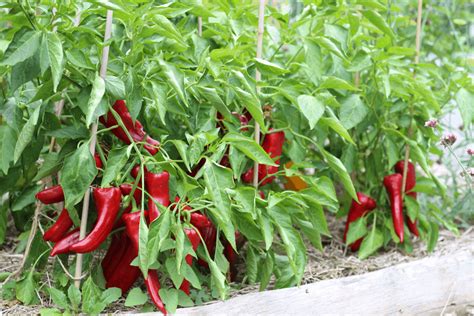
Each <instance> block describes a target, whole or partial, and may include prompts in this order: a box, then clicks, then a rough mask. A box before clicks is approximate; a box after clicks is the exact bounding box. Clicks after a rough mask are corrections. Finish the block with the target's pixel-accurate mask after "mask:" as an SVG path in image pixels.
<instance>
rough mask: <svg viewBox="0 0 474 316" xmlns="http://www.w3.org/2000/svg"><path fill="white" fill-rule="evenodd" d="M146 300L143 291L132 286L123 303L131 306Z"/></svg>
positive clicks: (141, 303)
mask: <svg viewBox="0 0 474 316" xmlns="http://www.w3.org/2000/svg"><path fill="white" fill-rule="evenodd" d="M147 301H148V295H146V294H145V293H143V292H142V290H141V289H140V288H139V287H134V288H133V289H132V290H131V291H130V292H128V295H127V299H126V300H125V303H124V305H125V306H126V307H133V306H138V305H143V304H145V303H146V302H147Z"/></svg>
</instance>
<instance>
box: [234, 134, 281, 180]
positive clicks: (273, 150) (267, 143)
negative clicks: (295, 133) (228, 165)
mask: <svg viewBox="0 0 474 316" xmlns="http://www.w3.org/2000/svg"><path fill="white" fill-rule="evenodd" d="M284 142H285V133H284V132H282V131H281V132H274V133H269V134H267V135H265V138H264V139H263V144H262V148H263V149H264V150H265V151H266V152H267V153H268V154H269V155H270V157H271V158H276V157H280V156H281V153H282V150H283V143H284ZM275 163H276V164H279V163H280V159H279V158H278V159H277V161H276V162H275ZM276 172H278V166H267V165H259V166H258V181H262V180H263V179H264V178H265V177H266V176H268V175H272V174H275V173H276ZM253 174H254V169H253V168H250V169H249V170H247V172H245V173H244V174H243V175H242V181H244V182H245V183H252V181H253ZM274 178H275V177H268V178H266V179H265V180H264V181H262V183H261V184H260V185H265V184H267V183H270V182H272V181H273V180H274Z"/></svg>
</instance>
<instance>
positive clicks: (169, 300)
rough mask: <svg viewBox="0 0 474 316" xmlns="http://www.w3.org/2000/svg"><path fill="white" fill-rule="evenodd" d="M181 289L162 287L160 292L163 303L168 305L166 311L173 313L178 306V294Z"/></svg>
mask: <svg viewBox="0 0 474 316" xmlns="http://www.w3.org/2000/svg"><path fill="white" fill-rule="evenodd" d="M178 292H179V290H177V289H163V288H162V289H160V291H159V292H158V293H159V294H160V297H161V299H162V300H163V303H164V304H165V306H166V311H167V312H168V313H171V314H173V313H174V312H175V311H176V308H177V307H178V297H179V294H178Z"/></svg>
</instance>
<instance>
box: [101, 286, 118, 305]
mask: <svg viewBox="0 0 474 316" xmlns="http://www.w3.org/2000/svg"><path fill="white" fill-rule="evenodd" d="M121 296H122V290H121V289H119V288H118V287H111V288H108V289H106V290H105V291H104V292H102V295H101V296H100V301H101V302H102V303H104V304H105V305H110V304H112V303H113V302H115V301H117V300H118V299H120V297H121Z"/></svg>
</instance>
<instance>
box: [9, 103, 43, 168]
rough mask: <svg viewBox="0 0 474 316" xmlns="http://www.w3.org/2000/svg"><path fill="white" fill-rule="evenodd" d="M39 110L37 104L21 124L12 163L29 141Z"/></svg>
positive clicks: (39, 107) (18, 157)
mask: <svg viewBox="0 0 474 316" xmlns="http://www.w3.org/2000/svg"><path fill="white" fill-rule="evenodd" d="M40 111H41V106H38V107H37V108H36V109H35V111H34V112H33V114H32V115H31V116H30V118H29V119H28V122H26V124H25V125H24V126H23V128H22V130H21V132H20V136H18V140H17V142H16V145H15V151H14V152H13V162H14V163H16V162H17V161H18V159H20V156H21V154H22V153H23V150H24V149H25V148H26V146H27V145H28V144H29V143H30V142H31V138H32V137H33V133H34V132H35V129H36V123H37V122H38V118H39V113H40Z"/></svg>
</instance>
